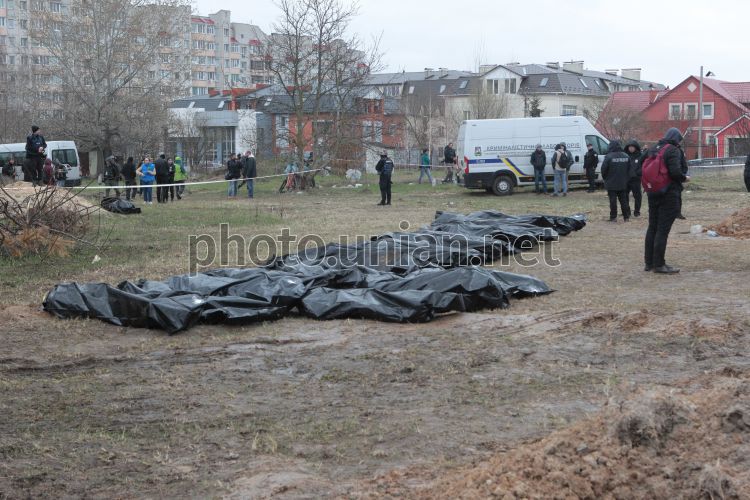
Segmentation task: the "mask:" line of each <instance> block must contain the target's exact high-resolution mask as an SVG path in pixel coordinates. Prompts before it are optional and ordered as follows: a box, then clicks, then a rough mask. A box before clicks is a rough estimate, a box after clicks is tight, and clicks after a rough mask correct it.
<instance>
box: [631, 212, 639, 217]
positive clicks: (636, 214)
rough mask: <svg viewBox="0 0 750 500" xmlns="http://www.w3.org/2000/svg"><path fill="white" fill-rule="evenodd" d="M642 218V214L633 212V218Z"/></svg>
mask: <svg viewBox="0 0 750 500" xmlns="http://www.w3.org/2000/svg"><path fill="white" fill-rule="evenodd" d="M640 216H641V213H640V212H633V217H640Z"/></svg>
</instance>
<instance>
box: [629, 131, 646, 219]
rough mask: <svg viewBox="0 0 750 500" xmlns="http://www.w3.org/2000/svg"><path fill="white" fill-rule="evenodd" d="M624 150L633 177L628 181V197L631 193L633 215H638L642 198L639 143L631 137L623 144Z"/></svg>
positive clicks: (639, 214)
mask: <svg viewBox="0 0 750 500" xmlns="http://www.w3.org/2000/svg"><path fill="white" fill-rule="evenodd" d="M625 152H626V153H627V154H628V156H629V157H630V162H631V164H632V169H633V177H631V178H630V180H629V181H628V197H630V193H633V202H634V204H635V206H634V208H633V216H634V217H640V216H641V202H642V200H643V195H642V194H641V176H642V175H643V174H642V171H641V168H642V167H641V156H642V155H641V145H640V144H638V141H636V140H635V139H631V140H630V141H628V143H627V144H625Z"/></svg>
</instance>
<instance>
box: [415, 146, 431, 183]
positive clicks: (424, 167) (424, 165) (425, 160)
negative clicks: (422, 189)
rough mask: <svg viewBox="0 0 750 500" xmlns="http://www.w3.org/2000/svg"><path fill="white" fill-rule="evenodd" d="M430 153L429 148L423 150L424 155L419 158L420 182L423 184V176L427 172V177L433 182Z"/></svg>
mask: <svg viewBox="0 0 750 500" xmlns="http://www.w3.org/2000/svg"><path fill="white" fill-rule="evenodd" d="M430 167H431V166H430V154H429V153H428V152H427V149H423V150H422V156H421V157H420V158H419V181H417V182H418V183H419V184H422V177H423V176H424V175H425V174H427V179H428V180H429V181H430V184H432V175H431V174H430Z"/></svg>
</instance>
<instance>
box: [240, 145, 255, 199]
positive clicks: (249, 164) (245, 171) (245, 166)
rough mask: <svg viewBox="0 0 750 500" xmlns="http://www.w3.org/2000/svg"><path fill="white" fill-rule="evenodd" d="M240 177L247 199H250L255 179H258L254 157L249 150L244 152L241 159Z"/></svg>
mask: <svg viewBox="0 0 750 500" xmlns="http://www.w3.org/2000/svg"><path fill="white" fill-rule="evenodd" d="M242 177H244V178H245V183H246V184H247V197H248V198H252V197H253V194H254V188H255V186H254V184H255V178H256V177H258V169H257V166H256V164H255V156H254V155H253V152H252V151H250V150H249V149H248V150H247V151H245V157H244V158H243V159H242Z"/></svg>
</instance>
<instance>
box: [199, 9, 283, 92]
mask: <svg viewBox="0 0 750 500" xmlns="http://www.w3.org/2000/svg"><path fill="white" fill-rule="evenodd" d="M190 24H191V26H190V28H191V29H190V36H191V51H192V52H191V61H192V75H191V92H190V93H191V94H192V95H194V96H201V95H208V94H209V91H211V90H218V91H221V90H231V89H234V88H255V87H256V86H257V85H259V84H269V83H271V82H272V81H273V77H272V75H271V72H270V71H269V64H268V62H267V61H266V57H265V51H264V48H263V46H264V42H265V40H266V34H265V33H263V31H262V30H261V29H260V28H259V27H258V26H254V25H252V24H246V23H233V22H232V21H231V12H230V11H228V10H220V11H218V12H216V13H215V14H210V15H208V16H206V17H202V16H192V18H191V23H190Z"/></svg>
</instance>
